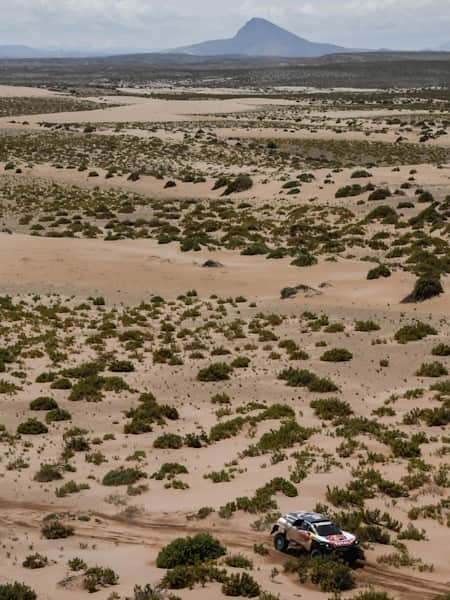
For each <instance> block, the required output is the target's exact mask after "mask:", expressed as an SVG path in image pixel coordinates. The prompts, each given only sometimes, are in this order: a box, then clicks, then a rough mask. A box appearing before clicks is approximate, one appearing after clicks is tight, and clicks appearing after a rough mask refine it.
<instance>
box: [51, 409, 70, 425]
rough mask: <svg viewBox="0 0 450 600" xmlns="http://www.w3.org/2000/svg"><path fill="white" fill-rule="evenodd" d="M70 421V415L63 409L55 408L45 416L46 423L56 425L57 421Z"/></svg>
mask: <svg viewBox="0 0 450 600" xmlns="http://www.w3.org/2000/svg"><path fill="white" fill-rule="evenodd" d="M71 419H72V415H71V414H70V412H69V411H68V410H64V409H63V408H55V409H54V410H50V411H49V412H48V413H47V415H46V416H45V422H46V423H56V422H59V421H70V420H71Z"/></svg>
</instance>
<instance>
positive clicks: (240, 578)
mask: <svg viewBox="0 0 450 600" xmlns="http://www.w3.org/2000/svg"><path fill="white" fill-rule="evenodd" d="M222 593H223V594H224V595H225V596H243V597H244V598H255V597H256V596H259V594H260V593H261V588H260V586H259V584H258V583H257V582H256V581H255V580H254V579H253V577H252V576H251V575H249V574H248V573H235V574H233V575H230V576H229V577H227V579H226V580H225V581H224V583H223V584H222Z"/></svg>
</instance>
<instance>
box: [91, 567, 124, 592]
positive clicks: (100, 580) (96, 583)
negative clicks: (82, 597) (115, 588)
mask: <svg viewBox="0 0 450 600" xmlns="http://www.w3.org/2000/svg"><path fill="white" fill-rule="evenodd" d="M118 583H119V576H118V575H117V573H115V572H114V571H113V570H112V569H109V568H105V567H91V568H90V569H87V571H85V573H84V577H83V587H84V589H86V590H87V591H88V592H89V593H90V594H93V593H95V592H97V591H98V590H99V589H100V588H104V587H109V586H112V585H117V584H118Z"/></svg>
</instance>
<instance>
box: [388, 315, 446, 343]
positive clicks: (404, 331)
mask: <svg viewBox="0 0 450 600" xmlns="http://www.w3.org/2000/svg"><path fill="white" fill-rule="evenodd" d="M428 335H437V331H436V329H435V328H434V327H432V326H431V325H428V324H427V323H422V322H420V321H417V323H414V324H413V325H405V326H404V327H402V328H401V329H399V330H398V331H397V332H396V334H395V336H394V337H395V339H396V340H397V342H399V343H400V344H407V343H408V342H416V341H419V340H423V339H424V338H426V337H427V336H428Z"/></svg>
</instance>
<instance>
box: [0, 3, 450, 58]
mask: <svg viewBox="0 0 450 600" xmlns="http://www.w3.org/2000/svg"><path fill="white" fill-rule="evenodd" d="M0 8H1V11H2V19H1V22H0V33H1V35H2V43H33V44H35V45H40V46H49V45H71V46H74V45H77V44H78V45H81V46H82V45H83V44H90V45H97V46H100V45H117V46H120V45H124V44H128V45H130V44H133V45H134V47H138V46H139V47H142V48H148V49H154V48H165V47H174V46H177V45H179V44H184V43H190V42H195V41H202V40H205V39H211V38H217V37H229V36H230V35H232V34H233V33H234V32H235V31H236V30H237V29H238V28H239V27H240V26H241V25H242V24H243V22H244V21H245V20H246V19H248V18H251V17H254V16H259V17H265V18H267V19H270V20H273V21H275V22H277V23H278V24H280V25H281V26H284V27H287V28H288V29H290V30H292V31H295V32H296V33H298V34H299V35H303V36H305V37H310V38H312V39H315V40H323V41H330V42H335V43H339V44H344V45H353V46H357V47H381V46H384V47H392V48H396V47H404V48H422V47H427V46H437V45H439V44H441V43H444V42H448V41H450V33H447V32H448V31H449V26H450V11H449V10H448V0H277V1H276V2H274V1H273V0H228V1H227V3H226V5H224V4H223V3H218V2H212V1H211V0H189V1H187V0H169V1H164V0H0Z"/></svg>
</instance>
